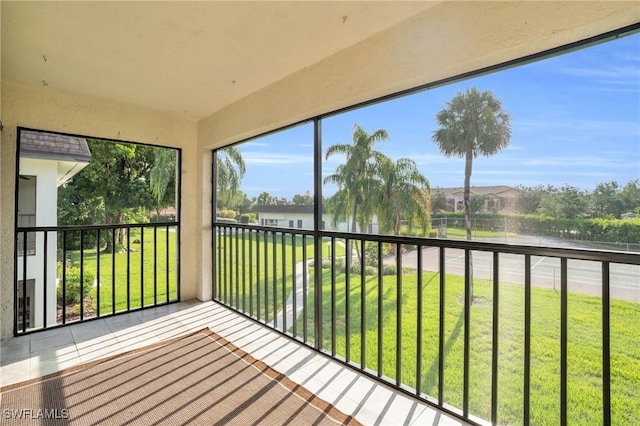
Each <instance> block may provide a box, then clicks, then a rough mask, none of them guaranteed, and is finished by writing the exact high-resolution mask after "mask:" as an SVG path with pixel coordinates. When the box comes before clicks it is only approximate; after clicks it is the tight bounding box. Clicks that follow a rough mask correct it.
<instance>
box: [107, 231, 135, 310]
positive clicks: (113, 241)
mask: <svg viewBox="0 0 640 426" xmlns="http://www.w3.org/2000/svg"><path fill="white" fill-rule="evenodd" d="M140 263H141V264H142V260H140ZM115 313H116V229H115V228H113V227H112V228H111V314H115Z"/></svg>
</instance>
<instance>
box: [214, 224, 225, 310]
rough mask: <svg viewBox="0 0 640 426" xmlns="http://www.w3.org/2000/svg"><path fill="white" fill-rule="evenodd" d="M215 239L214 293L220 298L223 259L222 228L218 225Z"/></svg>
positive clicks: (221, 293) (221, 294) (221, 295)
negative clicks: (215, 276) (215, 277)
mask: <svg viewBox="0 0 640 426" xmlns="http://www.w3.org/2000/svg"><path fill="white" fill-rule="evenodd" d="M215 236H216V241H215V243H214V246H215V249H216V258H217V262H216V264H215V265H214V266H215V267H216V271H215V272H216V275H217V279H216V285H215V287H214V288H215V293H216V297H217V299H218V300H222V298H223V297H224V296H223V291H222V270H223V269H224V264H223V261H224V259H223V258H222V228H221V227H220V226H216V233H215Z"/></svg>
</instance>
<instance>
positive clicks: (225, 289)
mask: <svg viewBox="0 0 640 426" xmlns="http://www.w3.org/2000/svg"><path fill="white" fill-rule="evenodd" d="M222 229H223V232H224V234H223V240H224V245H223V247H224V251H223V253H222V256H224V257H223V262H224V271H222V279H223V284H222V285H223V288H222V291H223V293H224V303H226V304H227V305H231V301H230V300H231V299H230V297H231V290H230V289H229V280H228V278H229V268H231V266H230V259H229V257H230V252H231V247H230V244H231V242H230V241H229V235H228V232H229V231H228V230H229V228H228V227H227V226H225V227H223V228H222Z"/></svg>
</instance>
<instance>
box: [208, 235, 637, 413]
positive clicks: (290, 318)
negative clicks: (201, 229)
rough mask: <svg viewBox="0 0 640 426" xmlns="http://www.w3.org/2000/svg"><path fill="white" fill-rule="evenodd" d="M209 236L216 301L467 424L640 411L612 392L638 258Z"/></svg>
mask: <svg viewBox="0 0 640 426" xmlns="http://www.w3.org/2000/svg"><path fill="white" fill-rule="evenodd" d="M213 240H214V247H215V251H214V258H213V268H214V270H213V279H214V285H213V294H214V300H216V301H218V302H220V303H222V304H224V305H226V306H228V307H230V308H232V309H234V310H236V311H238V312H240V313H242V314H244V315H246V316H248V317H249V318H252V319H254V320H256V321H259V322H260V323H262V324H264V325H265V326H267V327H270V328H272V329H274V330H275V331H277V332H279V333H282V334H284V335H287V336H289V337H291V338H293V339H296V340H298V341H300V342H303V343H304V344H307V345H309V346H311V347H313V348H315V349H316V350H318V351H319V352H321V353H324V354H326V355H328V356H331V357H333V358H334V359H336V360H338V361H340V362H342V363H344V364H345V365H348V366H350V367H351V368H354V369H357V370H358V371H360V372H362V373H363V374H366V375H368V376H370V377H373V378H375V379H377V380H380V381H382V382H384V383H386V384H388V385H390V386H393V387H395V388H396V389H398V390H400V391H402V392H405V393H408V394H411V395H413V396H414V397H416V398H418V399H420V400H423V401H425V402H427V403H429V404H432V405H434V406H437V407H438V408H441V409H444V410H445V411H447V412H449V413H451V414H453V415H455V416H457V417H459V418H461V419H464V420H465V421H469V422H471V423H480V422H482V421H491V422H492V423H509V424H511V423H525V424H529V423H562V424H566V423H567V422H572V421H573V419H580V421H583V420H584V421H586V422H588V423H591V422H595V423H604V424H610V423H611V422H612V421H613V420H612V418H613V419H619V420H620V422H623V423H624V422H625V421H626V420H629V419H634V418H637V417H634V416H638V414H640V413H637V412H631V413H629V409H628V408H626V407H628V406H631V405H633V403H632V401H631V400H629V401H626V400H625V398H627V399H628V398H630V396H628V395H631V394H632V391H629V390H628V389H627V390H625V389H623V388H621V386H622V385H618V386H619V387H618V388H615V387H612V385H611V380H612V377H613V375H615V379H616V382H617V383H626V384H628V385H629V386H631V387H633V386H635V385H633V382H634V380H633V371H636V370H637V369H638V368H640V360H638V359H637V357H635V356H634V355H633V354H632V353H631V352H633V350H634V349H633V348H635V347H638V345H639V344H640V342H639V340H640V337H639V336H638V335H637V333H633V332H631V331H629V330H628V329H625V328H626V326H625V324H627V323H629V322H633V321H634V320H633V313H634V312H636V313H637V309H638V308H637V307H638V303H640V255H638V254H633V253H623V252H612V251H610V252H609V251H608V252H605V251H596V250H590V249H582V248H557V247H533V246H525V245H513V244H500V243H484V242H477V241H454V240H443V239H430V238H419V237H405V236H383V235H368V234H352V233H344V232H334V231H311V230H300V229H291V228H276V227H271V226H254V225H241V224H228V223H214V225H213ZM316 245H321V246H320V247H316ZM315 253H322V258H321V259H316V258H314V255H315ZM635 320H636V321H637V318H636V319H635ZM612 330H613V331H612ZM629 351H631V352H629ZM622 361H624V362H626V363H629V364H633V365H628V366H627V369H622V370H623V371H621V369H620V368H617V369H615V371H614V370H612V369H611V365H612V362H614V363H617V362H622ZM585 376H586V377H596V378H597V379H592V380H590V381H589V382H588V386H587V385H585V384H584V383H583V382H584V377H585ZM570 391H572V392H570ZM576 392H577V393H580V396H577V394H576ZM629 392H631V393H629ZM612 393H615V396H616V398H613V399H612ZM625 395H627V396H625ZM584 401H588V403H587V402H584ZM612 401H618V402H619V401H623V402H619V404H620V405H619V406H617V407H612ZM627 403H628V405H627ZM581 404H582V405H583V406H582V405H581ZM594 407H597V408H594ZM631 411H633V410H631ZM612 416H614V417H612ZM615 416H617V417H615ZM585 419H587V420H585ZM613 422H614V423H615V421H613Z"/></svg>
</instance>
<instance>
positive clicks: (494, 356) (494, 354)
mask: <svg viewBox="0 0 640 426" xmlns="http://www.w3.org/2000/svg"><path fill="white" fill-rule="evenodd" d="M499 272H500V267H499V253H498V252H497V251H494V252H493V321H492V324H491V325H492V336H491V423H492V424H497V423H498V344H499V341H498V338H499V335H498V331H499V319H500V311H499V307H500V299H499V297H500V291H499V288H500V281H499Z"/></svg>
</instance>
